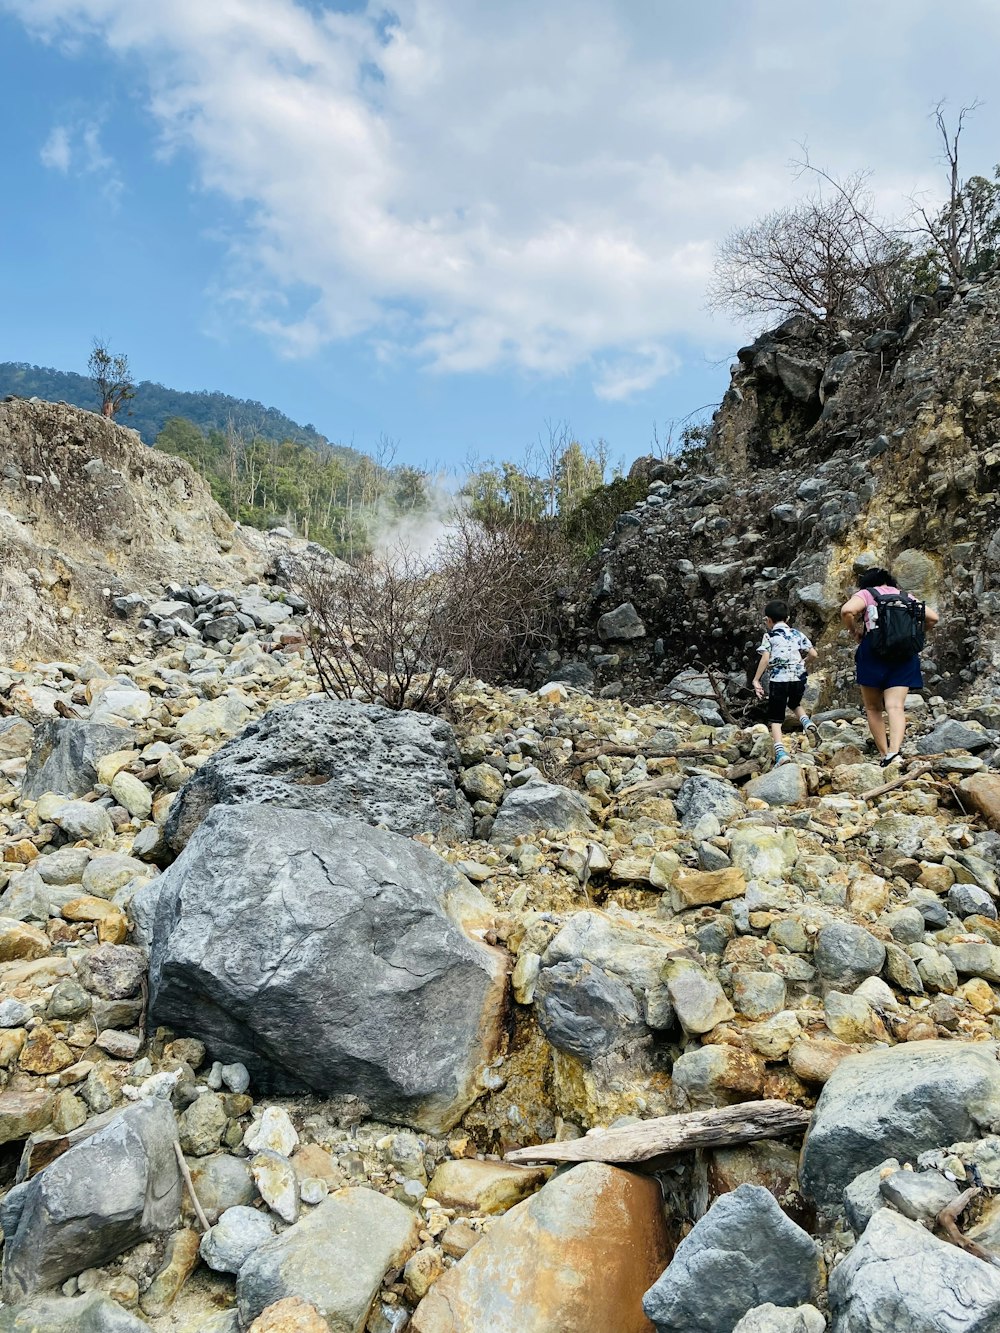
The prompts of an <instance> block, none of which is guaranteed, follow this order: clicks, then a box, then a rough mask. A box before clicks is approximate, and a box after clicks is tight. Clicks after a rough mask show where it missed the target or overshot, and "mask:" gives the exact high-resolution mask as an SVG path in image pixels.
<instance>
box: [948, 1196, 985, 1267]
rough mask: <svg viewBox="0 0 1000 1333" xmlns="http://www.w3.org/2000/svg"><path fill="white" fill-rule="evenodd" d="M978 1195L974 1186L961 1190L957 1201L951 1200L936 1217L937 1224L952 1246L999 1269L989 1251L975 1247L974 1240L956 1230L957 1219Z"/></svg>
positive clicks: (979, 1246)
mask: <svg viewBox="0 0 1000 1333" xmlns="http://www.w3.org/2000/svg"><path fill="white" fill-rule="evenodd" d="M978 1194H979V1190H978V1189H977V1188H976V1187H975V1186H974V1185H973V1186H972V1187H971V1188H970V1189H967V1190H963V1191H962V1193H961V1194H960V1195H959V1196H958V1198H957V1199H953V1200H952V1201H951V1203H949V1204H948V1206H947V1207H946V1208H942V1209H941V1211H940V1212H939V1213H938V1215H937V1224H938V1226H939V1227H940V1228H941V1230H942V1231H943V1232H944V1234H945V1236H946V1238H947V1239H948V1240H950V1241H951V1243H952V1245H957V1246H958V1248H959V1249H960V1250H965V1251H966V1253H967V1254H974V1255H975V1256H976V1258H977V1259H982V1260H983V1262H984V1263H987V1264H992V1265H993V1266H994V1267H1000V1263H998V1261H997V1259H996V1257H995V1256H994V1255H992V1254H990V1252H989V1250H984V1249H983V1247H982V1246H981V1245H977V1244H976V1242H975V1241H974V1240H970V1239H969V1238H968V1236H964V1235H963V1234H962V1232H961V1231H959V1229H958V1219H959V1217H961V1215H962V1213H963V1212H964V1211H965V1209H966V1208H967V1207H968V1205H969V1204H970V1203H971V1202H972V1200H973V1199H974V1198H976V1196H977V1195H978Z"/></svg>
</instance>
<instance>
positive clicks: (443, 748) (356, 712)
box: [141, 699, 472, 859]
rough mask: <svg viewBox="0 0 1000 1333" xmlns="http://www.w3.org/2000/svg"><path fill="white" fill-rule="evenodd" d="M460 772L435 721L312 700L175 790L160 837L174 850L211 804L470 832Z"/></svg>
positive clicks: (263, 724)
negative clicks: (458, 783)
mask: <svg viewBox="0 0 1000 1333" xmlns="http://www.w3.org/2000/svg"><path fill="white" fill-rule="evenodd" d="M458 771H459V757H458V747H457V745H456V744H455V736H454V733H453V732H452V729H451V727H450V726H449V725H448V723H447V722H445V721H443V720H442V719H441V718H434V717H429V716H427V715H426V714H423V713H411V712H406V711H403V712H396V711H393V710H392V709H389V708H381V707H379V706H377V705H375V704H358V703H351V702H339V701H334V700H331V699H318V700H312V699H311V700H307V701H305V702H304V703H298V704H291V705H289V706H288V707H286V708H275V709H273V710H272V711H271V712H269V713H266V714H265V715H264V717H262V718H261V719H260V720H259V721H257V722H253V723H251V725H250V726H248V727H247V728H245V730H244V731H243V732H242V733H241V734H240V735H239V736H236V737H235V738H234V739H233V740H231V741H229V742H228V744H226V745H223V746H222V748H221V749H219V750H217V751H216V752H215V754H214V755H213V756H212V757H211V759H209V761H208V762H207V763H206V764H203V765H202V766H201V768H199V769H198V771H197V773H196V774H195V775H194V777H193V778H191V779H190V780H189V781H188V782H186V783H185V784H184V786H183V787H182V788H181V790H180V792H179V793H178V795H177V798H176V800H175V801H174V804H173V806H172V808H171V811H170V815H169V817H168V819H167V823H166V825H165V835H166V839H167V842H168V843H169V844H170V845H171V846H172V847H173V848H174V849H175V850H177V849H180V848H181V847H183V846H184V844H185V843H186V842H187V840H188V838H189V837H190V836H191V834H192V833H193V831H194V830H195V828H196V827H197V826H198V824H199V823H200V822H201V821H202V819H204V817H205V815H206V814H207V813H208V811H209V810H210V809H211V808H212V807H213V806H216V805H278V806H281V807H283V808H284V809H286V810H309V811H313V812H315V813H324V814H334V815H350V816H353V817H354V818H355V819H360V820H364V822H365V823H368V824H384V825H386V827H387V828H390V829H392V830H393V831H394V832H396V833H408V834H412V833H422V832H427V831H430V832H435V833H437V832H440V833H444V834H447V835H449V836H454V837H457V838H463V837H468V836H469V835H470V834H471V832H472V812H471V810H470V809H469V806H468V803H467V802H466V800H465V797H464V796H462V794H461V793H460V792H459V790H458V788H457V786H456V782H455V780H456V777H457V774H458ZM141 854H142V855H144V856H147V857H150V854H149V853H148V852H146V851H143V852H142V853H141ZM150 859H155V857H150Z"/></svg>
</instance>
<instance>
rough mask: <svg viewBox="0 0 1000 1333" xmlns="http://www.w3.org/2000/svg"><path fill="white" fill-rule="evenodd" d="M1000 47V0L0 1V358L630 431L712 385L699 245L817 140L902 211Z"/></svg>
mask: <svg viewBox="0 0 1000 1333" xmlns="http://www.w3.org/2000/svg"><path fill="white" fill-rule="evenodd" d="M998 48H1000V5H998V4H997V3H996V0H953V2H952V3H951V4H949V5H948V6H942V5H940V3H937V0H935V2H934V3H931V2H930V0H880V3H878V4H872V3H871V0H863V3H862V0H841V3H840V4H839V5H836V6H831V5H807V4H802V2H801V0H708V2H707V3H702V4H700V5H691V4H688V3H680V2H679V0H530V3H529V0H504V3H502V4H501V3H497V2H496V0H490V2H487V0H397V2H396V3H394V4H392V5H391V6H386V5H383V4H380V3H365V0H356V2H353V3H340V4H333V3H328V2H327V0H157V2H156V3H155V4H153V3H146V2H145V0H0V160H2V165H3V186H2V189H0V361H4V360H10V361H25V362H29V363H32V364H36V365H45V366H54V367H57V368H58V369H62V370H77V371H84V370H85V366H86V360H87V356H88V354H89V351H90V347H91V344H92V341H93V339H94V338H95V337H100V338H102V339H106V340H107V341H108V342H109V343H110V345H111V348H112V350H113V351H119V352H124V353H126V354H127V355H128V357H129V359H130V363H131V367H132V371H133V374H134V376H135V377H136V378H137V379H152V380H156V381H159V382H160V383H162V384H166V385H169V386H170V387H171V388H177V389H211V390H216V389H217V390H221V391H223V392H225V393H230V394H233V395H235V396H237V397H241V398H253V399H257V400H259V401H262V402H264V403H265V404H267V405H268V406H274V407H278V408H280V409H281V410H282V411H284V412H286V413H287V414H288V415H289V416H291V417H293V418H294V419H295V420H297V421H299V422H302V423H307V422H308V423H310V424H312V425H315V427H316V428H317V429H318V430H320V431H321V432H322V433H323V434H325V435H327V436H328V437H329V438H330V439H332V440H336V441H338V442H340V443H344V444H351V443H353V444H354V445H355V446H356V447H358V448H361V449H370V448H371V447H373V445H374V444H375V442H376V440H377V439H378V437H379V436H381V435H384V436H388V437H389V438H391V439H393V440H395V441H397V443H398V451H397V459H398V460H399V461H403V462H409V463H413V464H417V465H424V466H432V467H439V466H444V467H455V468H460V467H462V466H463V465H464V464H465V463H466V461H467V460H468V459H470V457H473V458H474V457H478V458H480V459H484V458H487V457H491V456H492V457H507V458H517V457H521V456H522V455H523V453H524V451H525V449H526V448H529V447H530V446H531V445H532V443H533V442H535V441H537V440H538V439H540V438H541V439H543V440H544V439H545V438H547V436H548V431H549V429H550V427H560V426H561V425H562V424H563V423H567V424H568V425H569V427H570V428H571V430H572V432H573V433H574V434H575V435H576V436H577V437H578V438H579V439H581V440H583V441H585V442H589V441H593V440H597V439H598V438H603V439H605V440H606V441H607V442H608V444H609V446H610V449H611V453H612V456H613V457H616V458H620V459H622V460H624V461H625V463H626V464H627V463H628V462H630V461H631V460H632V459H634V458H636V457H638V456H639V455H640V454H643V453H647V452H649V451H650V446H651V442H652V441H653V439H654V436H655V437H656V438H657V439H659V440H660V441H662V440H663V439H664V438H665V437H666V436H667V435H668V434H669V432H670V428H671V425H670V423H673V428H674V432H675V434H676V432H677V431H678V430H679V428H680V425H681V424H682V423H683V421H684V420H685V419H688V418H690V419H691V420H695V421H696V420H698V419H700V418H701V417H703V416H705V415H706V414H707V413H710V412H711V410H712V407H713V406H714V404H716V403H717V402H718V401H719V400H720V399H721V397H722V394H723V393H724V391H725V388H726V385H727V383H728V366H729V364H730V361H731V359H732V357H733V354H734V352H735V350H736V348H737V347H739V346H740V345H741V343H743V342H744V341H746V339H747V335H748V333H749V332H750V330H748V329H746V328H741V327H739V326H737V325H736V324H734V323H732V322H730V321H728V320H727V319H726V318H725V317H720V316H719V315H713V314H711V313H710V312H709V311H708V310H707V309H706V304H705V289H706V286H707V284H708V281H709V279H710V276H711V270H712V258H713V253H714V249H715V246H716V245H717V244H718V242H719V241H720V240H721V239H722V238H723V237H724V236H725V235H726V234H727V233H728V232H729V231H730V230H732V228H734V227H736V226H739V225H741V224H744V223H746V222H749V221H751V220H752V219H753V218H755V217H757V216H759V215H761V214H762V213H765V212H767V211H768V210H769V209H772V208H774V207H777V206H780V205H782V204H785V203H789V202H792V201H794V200H795V199H796V198H798V197H799V196H800V195H801V194H802V192H803V190H804V188H805V184H804V182H803V181H802V180H801V179H799V180H797V179H796V177H795V174H794V172H793V171H792V170H791V169H790V164H791V163H792V162H793V161H794V160H795V159H796V158H797V157H800V156H801V154H802V147H801V145H803V144H805V145H807V147H808V152H809V155H810V158H811V160H812V161H814V162H816V163H818V164H820V165H822V166H823V167H825V168H827V169H828V170H830V171H832V172H834V173H840V174H846V173H848V172H851V171H854V170H857V169H868V170H870V171H871V172H872V177H871V181H872V186H873V189H874V190H875V192H876V196H877V202H878V205H879V206H880V207H881V208H882V209H883V210H884V211H885V212H886V213H887V214H898V213H900V212H903V211H905V210H906V209H907V208H909V206H910V205H909V204H908V202H907V201H908V200H909V199H911V198H912V197H913V196H915V195H916V196H919V197H920V198H921V199H923V200H925V201H926V200H933V199H934V198H936V197H937V196H938V195H939V194H940V190H941V182H942V171H941V165H940V160H939V151H938V145H937V144H936V142H935V137H934V129H933V124H932V122H931V120H930V113H931V112H932V110H933V107H934V105H935V103H936V102H938V101H939V100H942V99H943V100H944V101H945V102H946V109H947V110H949V111H951V112H956V111H957V109H958V108H959V107H961V106H962V105H964V104H967V103H970V102H972V101H974V100H975V99H977V98H978V99H979V100H980V102H981V105H980V107H979V108H978V110H977V111H976V113H975V115H974V116H973V117H972V118H971V119H970V121H969V122H968V128H967V130H966V133H965V136H964V138H963V154H964V159H963V160H964V163H965V165H966V166H967V168H968V170H969V171H970V172H973V171H978V172H982V173H991V172H992V168H993V165H994V164H995V163H996V161H997V160H998V159H1000V94H998V95H997V98H996V99H995V100H993V99H992V94H993V91H994V85H995V83H996V54H997V50H998Z"/></svg>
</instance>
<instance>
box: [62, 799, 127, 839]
mask: <svg viewBox="0 0 1000 1333" xmlns="http://www.w3.org/2000/svg"><path fill="white" fill-rule="evenodd" d="M50 818H51V821H52V823H53V824H55V826H56V828H57V829H60V830H61V831H62V832H63V833H65V835H66V837H67V838H72V839H74V841H77V842H81V841H83V839H84V838H86V839H88V840H89V841H90V842H93V843H95V844H96V845H97V846H98V847H104V846H107V845H108V844H109V843H110V842H111V841H112V838H113V835H114V828H113V826H112V823H111V817H110V816H109V814H108V812H107V810H105V809H104V807H103V806H101V805H93V804H91V803H90V802H89V801H63V802H62V803H61V804H60V805H58V806H57V807H56V808H55V809H54V810H53V811H52V813H51V815H50Z"/></svg>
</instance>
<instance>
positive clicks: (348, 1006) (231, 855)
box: [91, 806, 506, 1130]
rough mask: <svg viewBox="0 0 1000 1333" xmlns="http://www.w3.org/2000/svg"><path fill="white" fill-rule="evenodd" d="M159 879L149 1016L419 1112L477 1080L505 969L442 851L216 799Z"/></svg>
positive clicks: (478, 905)
mask: <svg viewBox="0 0 1000 1333" xmlns="http://www.w3.org/2000/svg"><path fill="white" fill-rule="evenodd" d="M158 883H159V893H158V901H157V905H156V914H155V918H154V924H153V935H154V938H153V944H152V949H151V959H150V1012H151V1015H152V1021H153V1022H154V1023H158V1024H159V1023H162V1024H166V1025H167V1026H169V1027H171V1028H172V1029H173V1030H174V1031H176V1032H179V1033H185V1034H187V1035H191V1036H196V1037H199V1038H200V1039H201V1040H202V1041H204V1043H205V1045H206V1047H207V1048H208V1051H209V1054H210V1056H211V1057H212V1058H213V1059H216V1060H220V1061H222V1062H223V1063H233V1062H235V1061H239V1062H240V1063H241V1064H243V1065H245V1066H246V1068H247V1070H248V1071H249V1073H250V1076H251V1078H252V1080H253V1083H254V1087H255V1088H256V1089H258V1090H259V1091H261V1092H269V1091H295V1090H301V1089H303V1088H311V1089H312V1090H314V1091H316V1092H318V1093H321V1094H324V1095H328V1096H331V1095H337V1094H351V1095H353V1096H356V1097H358V1098H360V1099H361V1101H362V1102H363V1103H365V1104H366V1105H368V1106H369V1108H370V1110H371V1113H372V1114H373V1115H377V1116H379V1117H381V1118H384V1119H388V1120H393V1121H399V1122H401V1123H403V1124H412V1125H414V1126H415V1127H417V1128H423V1129H431V1130H439V1129H442V1128H449V1127H450V1126H451V1125H453V1124H454V1123H455V1121H456V1120H457V1119H458V1117H459V1116H460V1115H461V1114H462V1112H463V1111H464V1110H465V1109H466V1107H467V1106H468V1105H469V1104H470V1103H471V1101H472V1100H473V1098H474V1097H475V1096H476V1094H477V1092H478V1091H479V1087H478V1078H479V1075H480V1073H481V1071H482V1070H483V1069H484V1068H485V1066H486V1065H487V1064H488V1063H489V1062H490V1061H491V1060H492V1059H493V1057H494V1054H495V1050H496V1045H497V1043H498V1042H499V1023H500V1017H501V1010H502V1005H503V998H504V993H505V982H506V978H505V969H504V964H503V957H502V955H501V954H500V953H499V952H498V951H496V950H493V949H490V948H488V947H487V946H485V945H484V944H481V943H480V942H479V941H478V940H474V939H472V938H470V937H469V935H467V934H466V933H465V932H464V930H463V929H462V928H461V924H460V923H461V921H462V920H463V919H466V916H467V914H468V913H470V912H472V913H475V914H476V919H477V923H478V922H479V921H481V920H482V919H483V917H484V916H485V915H486V914H487V909H486V904H485V901H484V900H483V898H482V896H481V895H480V894H479V892H478V890H476V889H473V888H472V886H471V885H470V884H469V882H468V881H467V880H466V879H465V878H464V877H463V876H462V875H460V874H459V873H458V871H456V870H455V869H454V868H453V867H451V866H449V865H447V864H446V863H445V862H444V861H443V860H442V859H441V858H440V857H439V856H437V855H436V853H434V852H432V851H430V850H429V849H428V848H426V847H424V846H422V845H421V844H419V843H417V842H414V841H412V840H410V839H408V838H401V837H399V836H398V835H397V834H394V833H389V832H387V831H385V830H384V829H372V828H370V827H368V826H367V825H365V824H362V823H360V822H359V821H358V820H354V819H337V818H335V817H333V816H329V815H327V816H322V815H315V814H311V813H309V812H307V811H301V810H277V809H274V808H273V807H271V806H218V807H216V809H214V810H213V811H211V812H210V814H209V816H208V817H207V819H206V820H205V821H204V822H203V823H202V824H201V825H200V826H199V828H198V830H197V832H196V833H195V835H194V837H193V838H192V839H191V841H190V842H189V844H188V846H187V847H186V848H185V850H184V852H183V853H182V854H181V856H180V857H179V858H178V859H177V861H175V862H174V864H173V865H172V866H171V867H170V869H169V870H168V871H166V873H165V874H164V875H163V876H162V877H161V878H160V880H159V881H158ZM91 956H92V955H91Z"/></svg>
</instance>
